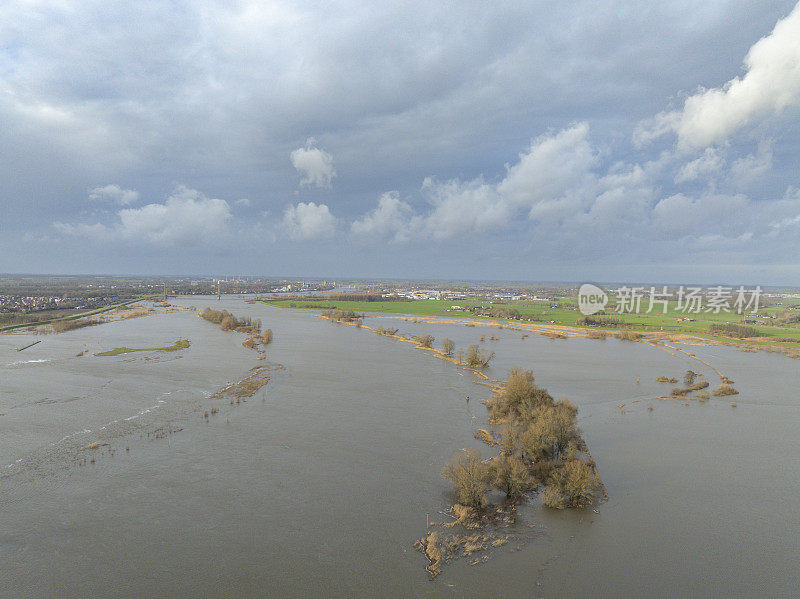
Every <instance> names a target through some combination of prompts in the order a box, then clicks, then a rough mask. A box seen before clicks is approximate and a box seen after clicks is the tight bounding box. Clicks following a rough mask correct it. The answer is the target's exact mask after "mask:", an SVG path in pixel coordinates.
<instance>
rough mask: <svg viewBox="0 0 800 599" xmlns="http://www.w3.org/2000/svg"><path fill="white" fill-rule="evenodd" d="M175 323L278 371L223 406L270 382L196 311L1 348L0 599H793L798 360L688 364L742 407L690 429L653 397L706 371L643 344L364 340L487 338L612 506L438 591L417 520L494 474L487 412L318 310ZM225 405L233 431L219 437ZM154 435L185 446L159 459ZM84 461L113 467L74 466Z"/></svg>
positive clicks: (393, 347)
mask: <svg viewBox="0 0 800 599" xmlns="http://www.w3.org/2000/svg"><path fill="white" fill-rule="evenodd" d="M178 302H179V303H181V304H183V305H185V306H197V307H198V308H200V309H202V308H203V307H205V306H206V305H211V306H214V307H218V306H219V307H224V308H227V309H229V310H231V311H232V312H234V313H235V314H237V315H239V314H242V315H244V314H246V315H250V316H253V317H259V318H261V319H262V320H263V321H264V326H265V327H270V328H272V329H273V331H274V332H275V338H274V341H273V343H272V344H271V345H270V346H269V348H268V359H269V360H270V361H271V362H276V363H280V364H282V365H284V366H285V368H286V369H285V370H284V371H280V372H277V373H276V374H275V377H274V378H273V380H272V381H271V382H270V383H269V385H267V386H266V387H264V388H263V389H262V390H261V391H260V392H259V393H258V394H257V395H256V396H254V397H253V398H251V399H249V400H248V401H247V402H244V403H241V404H239V405H234V406H231V405H230V404H229V402H228V401H225V400H223V401H220V400H210V399H208V398H209V396H210V395H211V394H213V393H214V392H215V391H217V390H218V389H219V388H221V387H223V386H225V384H227V383H229V382H233V381H236V380H239V379H241V378H243V377H244V376H246V375H247V373H248V372H249V370H250V369H251V368H252V367H254V366H256V365H259V364H261V363H262V362H258V361H256V360H255V357H256V353H255V352H252V351H249V350H247V349H245V348H244V347H242V346H241V341H242V340H243V337H242V336H241V335H236V334H231V333H224V332H222V331H220V330H219V329H218V328H217V327H214V326H213V325H211V324H210V323H207V322H205V321H203V320H201V319H198V318H196V316H195V315H194V314H193V313H191V312H181V313H176V314H169V315H163V316H155V317H147V318H141V319H135V320H129V321H122V322H116V323H112V324H107V325H102V326H99V327H91V328H86V329H79V330H76V331H70V332H67V333H63V334H60V335H49V336H41V337H36V336H34V335H28V334H15V335H2V336H0V414H2V415H0V468H2V471H1V472H2V474H4V475H10V476H5V477H4V478H0V596H2V597H31V596H43V597H55V596H58V597H85V596H88V595H99V596H117V597H142V596H152V597H173V596H210V597H229V596H280V597H284V596H297V597H300V596H330V597H334V596H336V597H340V596H341V597H352V596H386V597H394V596H397V597H403V596H432V597H462V596H468V597H471V596H505V597H513V596H524V597H538V596H542V597H562V596H575V597H579V596H593V597H597V596H607V597H612V596H622V595H625V596H655V597H659V596H662V597H674V596H691V597H707V596H736V597H751V596H756V595H763V596H793V595H794V596H796V594H797V589H798V586H799V585H800V577H799V576H798V568H797V563H796V561H797V560H796V556H797V555H798V550H800V541H798V519H797V514H798V513H800V495H799V494H798V492H797V491H798V482H799V481H800V460H797V459H796V456H797V455H798V452H799V451H800V398H798V396H797V392H796V389H797V388H798V362H797V361H793V360H790V359H788V358H786V357H784V356H780V355H769V354H763V353H762V354H746V353H742V352H738V351H736V350H734V349H732V348H727V347H694V348H691V349H689V351H691V352H692V353H695V354H697V356H698V357H701V358H702V359H703V360H705V361H707V362H709V363H711V364H713V365H714V366H715V367H717V368H719V370H720V371H722V372H723V373H725V374H727V375H728V376H730V377H731V378H733V379H734V380H735V386H736V387H737V388H738V389H739V390H740V392H741V393H740V395H738V396H735V397H733V398H725V399H722V400H721V399H712V400H711V401H709V402H707V403H705V404H701V403H698V402H696V401H692V400H690V401H689V404H690V405H689V406H686V405H684V404H685V402H683V401H673V400H669V401H659V400H652V399H649V398H652V397H654V396H656V395H659V394H663V393H664V392H668V389H669V387H670V386H669V385H662V384H659V383H656V382H655V380H654V379H655V377H657V376H659V375H668V376H676V377H679V378H680V376H681V375H682V374H683V372H684V371H685V370H686V369H687V368H691V369H693V370H696V371H699V372H703V373H704V374H705V375H706V377H707V378H708V379H709V380H710V381H711V383H712V386H715V385H716V383H717V382H718V381H717V380H716V379H715V378H714V377H713V376H712V375H713V372H711V371H710V370H709V369H708V368H703V367H702V365H699V364H697V363H696V362H693V361H691V360H690V359H688V358H685V357H684V358H677V357H674V356H671V355H669V354H668V353H666V352H664V351H662V350H659V349H656V348H651V347H648V346H645V345H643V344H641V343H629V342H621V341H617V340H613V339H608V340H606V341H595V340H585V339H568V340H557V339H556V340H552V339H547V338H545V337H542V336H540V335H538V334H535V333H534V334H531V335H530V337H528V338H527V339H524V340H523V339H520V336H521V335H520V333H519V332H517V331H510V330H508V329H503V330H500V329H491V328H482V327H475V328H471V327H464V326H463V325H461V326H456V325H449V324H425V323H419V324H414V323H412V322H410V321H404V320H402V319H398V320H393V321H387V320H385V319H378V318H375V319H368V321H367V322H368V323H369V324H372V325H373V326H377V325H384V326H389V324H390V323H393V324H392V325H391V326H399V327H400V328H401V331H402V332H408V333H414V334H422V333H430V334H432V335H434V336H435V337H436V338H437V341H436V343H435V345H436V346H438V345H439V342H440V341H441V339H442V338H444V337H450V338H451V339H453V340H454V341H455V342H456V344H457V346H459V347H462V348H465V347H466V345H468V344H470V343H477V342H478V339H479V337H480V335H481V334H484V335H486V338H487V339H488V338H489V335H490V334H495V335H496V336H498V337H499V338H500V341H496V342H492V341H487V342H486V343H484V344H483V345H484V346H485V347H486V348H487V349H490V350H493V351H495V352H496V354H497V357H496V358H495V361H494V362H493V363H492V366H491V368H490V369H489V370H488V371H487V373H488V374H489V376H490V377H492V378H503V377H505V375H506V373H507V371H508V369H509V368H510V367H512V366H521V367H524V368H530V369H532V370H533V371H534V373H535V375H536V380H537V383H538V384H540V385H542V386H544V387H546V388H547V389H548V390H549V391H550V392H551V393H552V394H553V396H554V397H568V398H570V399H571V400H572V401H573V402H574V403H575V404H576V405H578V406H579V408H580V412H579V425H580V426H581V428H582V430H583V433H584V438H585V439H586V441H587V443H588V446H589V448H590V450H591V452H592V454H593V456H594V458H595V459H596V461H597V463H598V469H599V472H600V474H601V476H602V478H603V481H604V483H605V485H606V487H607V489H608V492H609V495H610V499H609V501H608V502H606V503H604V504H602V505H600V506H598V507H597V512H599V513H595V512H594V511H593V510H583V511H552V510H545V509H543V508H541V506H539V505H538V504H537V503H536V502H532V503H531V504H528V505H526V506H524V507H523V508H522V509H521V510H520V516H521V517H520V520H519V523H518V524H517V529H518V530H516V531H515V532H517V533H519V534H520V535H523V536H525V537H526V538H527V539H528V541H527V542H526V543H525V544H524V545H522V547H521V549H518V545H517V544H514V543H510V544H509V545H507V546H505V547H502V548H499V549H496V550H492V551H491V552H490V559H489V561H488V562H486V563H484V564H480V565H476V566H470V565H469V563H468V561H467V560H463V559H462V560H458V561H456V562H453V563H450V564H448V565H447V566H446V567H445V569H444V572H443V574H442V575H441V576H439V577H438V578H437V579H436V580H434V581H429V580H428V577H427V575H426V573H425V569H424V568H425V559H424V557H423V556H422V555H421V554H420V553H418V552H416V551H414V550H413V549H412V543H413V541H414V539H416V538H418V537H420V536H422V535H423V533H424V531H425V517H426V512H430V514H431V518H432V519H434V520H436V521H439V522H441V521H442V520H443V519H444V516H442V515H440V514H439V511H440V510H443V509H445V508H446V507H447V506H448V505H449V504H450V503H451V502H452V498H451V497H450V495H449V491H448V486H447V484H446V483H445V482H444V481H442V479H441V478H440V475H439V473H440V469H441V467H442V465H443V464H444V462H445V461H446V460H448V459H449V458H450V457H451V456H452V454H453V453H454V452H455V451H457V450H459V449H461V448H463V447H478V448H480V449H482V450H483V451H484V452H485V453H487V452H488V450H487V448H485V447H484V446H482V445H481V444H480V443H479V442H477V441H476V440H475V439H473V437H472V430H473V428H475V427H479V426H485V425H486V411H485V408H484V407H483V406H482V405H481V404H480V402H479V401H478V400H479V399H481V398H484V397H486V396H487V394H488V390H487V389H486V388H485V387H480V386H477V385H475V384H474V383H473V378H472V377H471V376H470V375H469V374H468V373H459V372H458V371H457V369H456V368H454V366H453V365H452V364H449V363H447V362H444V361H441V360H437V359H435V358H433V357H432V356H431V355H429V354H428V353H427V352H424V351H420V350H416V349H414V348H413V347H412V346H411V345H409V344H405V343H401V342H398V341H396V340H393V339H387V338H383V337H380V336H378V335H375V334H373V333H370V332H367V331H365V330H359V329H356V328H354V327H348V326H343V325H336V324H333V323H330V322H327V321H324V320H322V319H319V318H316V317H314V316H313V313H312V312H306V311H293V310H278V309H273V308H269V307H266V306H263V305H248V304H246V303H244V302H243V301H242V300H241V299H238V298H223V300H222V301H221V302H217V301H216V298H187V299H181V300H178ZM182 338H185V339H189V340H191V342H192V346H191V347H190V348H189V349H187V350H183V351H180V352H175V353H156V352H152V353H150V352H142V353H137V354H127V355H125V354H123V355H120V356H116V357H95V356H94V355H93V354H94V353H97V352H99V351H103V350H108V349H113V348H114V347H119V346H128V347H160V346H165V345H170V344H171V343H173V342H174V341H175V340H177V339H182ZM37 339H41V340H42V343H39V344H37V345H36V346H34V347H31V348H30V349H28V350H26V351H25V352H16V351H15V350H16V348H17V347H19V346H21V345H24V344H25V343H27V342H30V341H33V340H37ZM687 349H688V348H687ZM84 350H88V351H87V352H86V354H84V355H83V356H82V357H76V356H77V354H79V353H81V352H82V351H84ZM148 357H149V358H150V359H149V360H148V359H146V358H148ZM637 376H638V377H639V380H640V382H639V383H638V384H637V382H636V378H637ZM467 395H469V396H470V398H471V401H470V402H469V403H467V402H466V401H465V398H466V396H467ZM637 399H639V400H641V401H639V402H637V403H632V402H634V401H635V400H637ZM731 401H735V402H736V404H737V407H736V408H732V407H731V405H730V403H731ZM621 403H626V404H627V406H626V408H625V411H624V412H623V411H621V410H620V409H619V408H618V407H617V406H618V405H619V404H621ZM649 403H652V404H653V407H654V409H653V411H648V410H647V406H648V404H649ZM211 407H219V408H220V413H219V414H217V415H214V416H212V417H211V418H210V419H209V420H208V422H206V420H205V418H203V412H204V411H205V410H209V409H210V408H211ZM164 426H172V427H173V428H174V429H176V428H182V429H183V430H181V431H180V432H176V433H174V434H166V435H159V436H158V438H156V435H155V434H154V433H155V431H157V430H158V429H160V428H161V427H164ZM148 433H150V435H148ZM93 441H99V442H101V443H102V444H103V445H101V446H100V447H99V448H98V449H97V450H81V449H80V447H84V446H86V445H88V444H89V443H91V442H93ZM126 447H128V448H129V451H126V449H125V448H126ZM81 457H86V458H92V457H93V458H94V459H95V463H91V462H89V461H88V459H87V463H86V464H85V465H78V463H79V459H81ZM13 473H16V474H13ZM12 474H13V475H12Z"/></svg>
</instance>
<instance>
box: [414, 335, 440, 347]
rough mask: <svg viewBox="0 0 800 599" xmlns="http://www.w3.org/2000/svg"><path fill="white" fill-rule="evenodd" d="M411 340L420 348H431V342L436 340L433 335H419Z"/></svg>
mask: <svg viewBox="0 0 800 599" xmlns="http://www.w3.org/2000/svg"><path fill="white" fill-rule="evenodd" d="M413 339H414V341H416V342H417V345H419V346H420V347H433V342H434V341H435V340H436V339H435V337H434V336H433V335H420V336H419V337H414V338H413Z"/></svg>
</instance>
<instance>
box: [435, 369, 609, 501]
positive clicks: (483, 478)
mask: <svg viewBox="0 0 800 599" xmlns="http://www.w3.org/2000/svg"><path fill="white" fill-rule="evenodd" d="M484 403H485V405H486V408H487V410H488V412H489V422H490V423H491V424H492V425H493V426H499V427H502V430H501V432H499V433H496V434H495V435H491V434H486V435H482V436H481V438H483V439H484V441H486V442H487V443H488V444H490V445H494V444H496V445H498V446H499V447H500V450H501V451H500V455H497V456H495V457H493V458H491V459H489V460H484V461H482V460H481V458H480V453H479V452H477V451H476V450H473V449H468V450H464V451H463V452H461V453H459V454H457V455H456V456H455V457H454V458H453V460H452V461H451V462H449V463H448V464H447V465H446V466H445V468H444V470H443V476H444V477H445V478H446V479H447V480H448V481H450V483H451V484H452V485H453V491H454V493H455V495H456V498H457V500H458V503H459V504H461V505H464V506H467V507H469V508H472V509H474V510H478V511H480V510H482V509H483V508H484V507H485V506H486V503H487V499H486V494H487V492H488V490H490V489H493V490H495V491H498V492H500V493H503V494H505V496H506V499H507V501H512V502H513V501H518V500H519V499H520V498H522V497H523V496H524V495H525V494H526V493H528V492H530V491H533V490H534V489H537V488H543V491H542V500H543V502H544V503H545V505H547V506H548V507H555V508H564V507H583V506H585V505H588V504H589V503H590V502H591V501H592V500H593V499H594V497H595V496H596V493H597V491H598V489H599V488H600V487H601V483H600V479H599V477H598V476H597V473H596V471H595V466H594V462H593V461H592V460H591V458H589V457H588V454H587V453H586V452H585V444H584V442H583V439H582V438H581V434H580V430H579V429H578V428H577V426H576V424H575V421H576V415H577V412H578V410H577V408H576V407H575V406H574V405H573V404H572V403H570V402H569V401H568V400H566V399H560V400H558V401H556V400H554V399H553V397H552V396H551V395H550V394H549V393H548V392H547V390H545V389H542V388H541V387H539V386H537V385H536V384H535V382H534V377H533V373H532V372H531V371H527V370H520V369H516V368H515V369H512V370H511V372H510V373H509V376H508V380H507V381H506V382H505V384H503V385H502V386H501V387H499V388H498V389H497V390H496V391H495V393H494V395H493V397H492V398H491V399H488V400H486V401H485V402H484ZM484 432H485V431H484Z"/></svg>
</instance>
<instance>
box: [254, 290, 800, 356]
mask: <svg viewBox="0 0 800 599" xmlns="http://www.w3.org/2000/svg"><path fill="white" fill-rule="evenodd" d="M263 303H264V304H266V305H269V306H274V307H277V308H295V309H309V310H332V309H335V310H343V311H353V312H357V313H370V312H372V313H379V314H380V313H383V314H387V313H389V314H406V315H416V316H439V317H456V318H462V319H463V318H474V319H477V320H480V319H487V318H491V317H488V316H482V315H478V314H476V313H474V312H471V311H470V310H469V309H470V308H471V307H489V308H491V309H494V310H496V311H503V310H514V311H516V312H517V313H518V314H519V317H518V318H515V319H512V321H514V320H516V321H518V322H531V323H541V324H553V325H560V326H568V327H578V328H581V329H583V330H592V329H593V328H595V329H609V330H615V329H619V328H623V329H630V330H632V331H638V332H643V333H674V334H688V335H696V336H698V337H702V338H704V339H708V340H711V341H719V342H731V341H733V342H735V343H746V344H748V345H756V346H758V345H769V344H774V343H780V344H781V345H790V346H797V345H798V344H800V323H792V324H789V325H777V324H772V322H771V319H770V317H772V316H776V315H777V314H779V313H780V312H781V311H783V310H786V309H791V308H793V306H789V305H786V306H783V305H781V306H772V307H765V308H763V309H761V310H759V313H760V314H762V315H766V316H767V318H766V319H762V320H765V321H769V324H760V323H750V324H749V325H748V327H747V328H752V329H754V330H755V331H757V333H758V336H753V337H747V338H738V337H734V336H728V335H725V334H721V333H720V331H725V330H726V328H731V329H732V330H735V329H733V328H732V327H726V325H728V324H729V323H735V324H739V323H740V322H741V321H742V320H743V319H742V318H741V317H739V316H737V315H735V314H729V313H724V312H722V313H719V314H714V313H710V312H709V313H706V312H701V313H698V314H694V313H692V314H688V313H685V312H682V311H678V310H677V305H676V304H675V302H671V303H670V304H669V305H668V310H667V313H666V314H661V313H660V312H659V313H657V314H656V313H651V314H624V315H619V316H618V315H613V318H614V319H616V320H618V321H619V322H618V323H617V326H614V327H611V328H609V327H607V326H603V325H597V326H591V325H585V324H582V322H583V315H582V314H581V313H580V312H579V311H578V309H577V299H576V298H557V299H555V300H553V301H551V302H542V301H515V302H506V303H491V302H490V301H489V300H486V299H484V300H481V299H470V300H413V301H407V302H397V301H386V302H365V301H339V300H333V299H329V298H308V299H305V298H304V299H301V300H297V299H294V300H265V301H263ZM642 305H643V306H644V309H646V302H643V304H642ZM453 306H458V307H460V308H463V309H453ZM657 309H658V310H659V311H660V309H661V308H660V306H659V307H658V308H657ZM612 310H613V306H611V307H609V310H608V312H609V314H611V313H612ZM687 317H688V318H691V319H692V320H686V318H687ZM606 318H609V316H606ZM712 329H715V330H712Z"/></svg>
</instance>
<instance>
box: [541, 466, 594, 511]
mask: <svg viewBox="0 0 800 599" xmlns="http://www.w3.org/2000/svg"><path fill="white" fill-rule="evenodd" d="M547 483H548V484H547V486H546V487H545V488H544V490H543V491H542V502H543V503H544V504H545V505H546V506H547V507H552V508H559V509H561V508H565V507H584V506H586V505H588V504H589V503H591V502H592V500H593V499H594V496H595V491H596V490H597V488H598V487H599V486H600V478H599V477H598V476H597V472H596V471H595V469H594V467H592V466H590V465H589V464H587V463H586V462H583V461H581V460H577V459H572V460H569V461H568V462H566V463H565V464H564V465H563V466H562V467H561V468H557V469H555V470H553V473H552V474H551V475H550V478H549V480H548V481H547Z"/></svg>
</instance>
